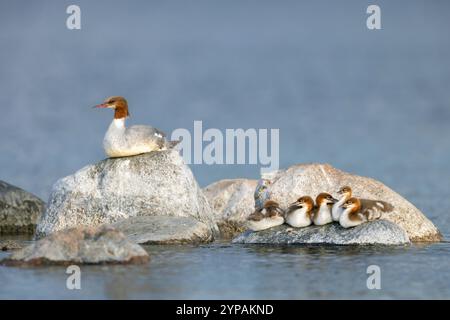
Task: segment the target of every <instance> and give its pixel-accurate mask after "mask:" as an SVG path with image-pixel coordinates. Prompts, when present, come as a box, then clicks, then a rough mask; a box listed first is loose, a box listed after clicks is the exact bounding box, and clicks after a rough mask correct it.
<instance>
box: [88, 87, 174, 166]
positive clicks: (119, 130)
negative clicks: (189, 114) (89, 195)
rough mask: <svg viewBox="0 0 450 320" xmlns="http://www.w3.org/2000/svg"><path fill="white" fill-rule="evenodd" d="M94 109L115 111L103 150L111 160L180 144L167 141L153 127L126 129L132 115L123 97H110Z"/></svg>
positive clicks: (141, 126)
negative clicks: (128, 118) (127, 119)
mask: <svg viewBox="0 0 450 320" xmlns="http://www.w3.org/2000/svg"><path fill="white" fill-rule="evenodd" d="M94 108H109V109H114V120H113V121H112V123H111V125H110V126H109V128H108V131H106V134H105V138H104V139H103V148H104V149H105V153H106V155H107V156H108V157H110V158H118V157H129V156H134V155H138V154H142V153H147V152H151V151H161V150H167V149H171V148H173V147H174V146H175V145H177V144H178V142H179V141H169V140H167V139H166V135H165V134H164V132H162V131H160V130H158V129H156V128H153V127H151V126H143V125H137V126H131V127H129V128H126V127H125V119H126V118H127V117H128V116H129V115H130V114H129V112H128V103H127V100H125V98H123V97H119V96H114V97H109V98H108V99H106V100H105V101H104V102H103V103H101V104H99V105H96V106H95V107H94Z"/></svg>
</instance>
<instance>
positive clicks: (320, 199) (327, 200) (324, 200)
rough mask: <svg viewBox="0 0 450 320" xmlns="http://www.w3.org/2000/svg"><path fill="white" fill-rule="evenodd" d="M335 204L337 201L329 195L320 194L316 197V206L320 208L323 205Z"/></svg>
mask: <svg viewBox="0 0 450 320" xmlns="http://www.w3.org/2000/svg"><path fill="white" fill-rule="evenodd" d="M336 202H337V199H335V198H333V196H332V195H331V194H329V193H326V192H322V193H321V194H319V195H318V196H317V197H316V204H317V206H318V207H320V206H321V205H323V204H326V205H329V206H330V205H332V204H334V203H336Z"/></svg>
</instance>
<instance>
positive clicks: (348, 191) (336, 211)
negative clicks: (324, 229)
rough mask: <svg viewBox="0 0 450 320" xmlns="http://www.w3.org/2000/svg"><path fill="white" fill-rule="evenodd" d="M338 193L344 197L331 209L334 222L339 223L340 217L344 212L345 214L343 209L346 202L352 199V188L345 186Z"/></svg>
mask: <svg viewBox="0 0 450 320" xmlns="http://www.w3.org/2000/svg"><path fill="white" fill-rule="evenodd" d="M337 193H338V194H340V195H342V197H341V198H340V199H339V201H338V202H336V203H335V204H334V205H333V208H332V209H331V216H332V217H333V221H339V217H340V216H341V214H342V212H344V208H342V205H343V204H344V203H345V201H347V200H348V199H350V198H351V197H352V188H350V187H348V186H345V187H342V188H341V189H340V190H339V191H338V192H337Z"/></svg>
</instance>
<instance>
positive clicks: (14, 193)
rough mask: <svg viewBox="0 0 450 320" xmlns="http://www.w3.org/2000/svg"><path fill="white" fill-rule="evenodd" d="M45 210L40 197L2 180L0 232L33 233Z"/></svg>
mask: <svg viewBox="0 0 450 320" xmlns="http://www.w3.org/2000/svg"><path fill="white" fill-rule="evenodd" d="M44 210H45V203H44V201H42V200H41V199H39V198H38V197H36V196H34V195H32V194H31V193H28V192H26V191H24V190H22V189H20V188H18V187H15V186H13V185H10V184H8V183H6V182H4V181H0V234H21V233H24V234H33V233H34V231H35V229H36V224H37V221H38V219H39V217H40V216H41V215H42V213H43V212H44Z"/></svg>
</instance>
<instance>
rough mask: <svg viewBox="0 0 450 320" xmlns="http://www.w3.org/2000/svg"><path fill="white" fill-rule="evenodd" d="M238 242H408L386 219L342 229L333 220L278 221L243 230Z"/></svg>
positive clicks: (387, 243) (396, 243)
mask: <svg viewBox="0 0 450 320" xmlns="http://www.w3.org/2000/svg"><path fill="white" fill-rule="evenodd" d="M233 243H242V244H250V243H251V244H330V245H368V244H381V245H403V244H408V243H410V240H409V238H408V235H407V234H406V232H405V230H403V229H402V228H401V227H399V226H398V225H396V224H395V223H392V222H390V221H386V220H377V221H373V222H369V223H364V224H361V225H359V226H357V227H354V228H349V229H345V228H342V227H341V226H340V225H339V224H337V223H332V224H328V225H325V226H310V227H306V228H292V227H289V226H288V225H281V226H277V227H274V228H270V229H266V230H262V231H258V232H252V231H247V232H245V233H243V234H241V235H239V236H238V237H236V238H235V239H234V240H233Z"/></svg>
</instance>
